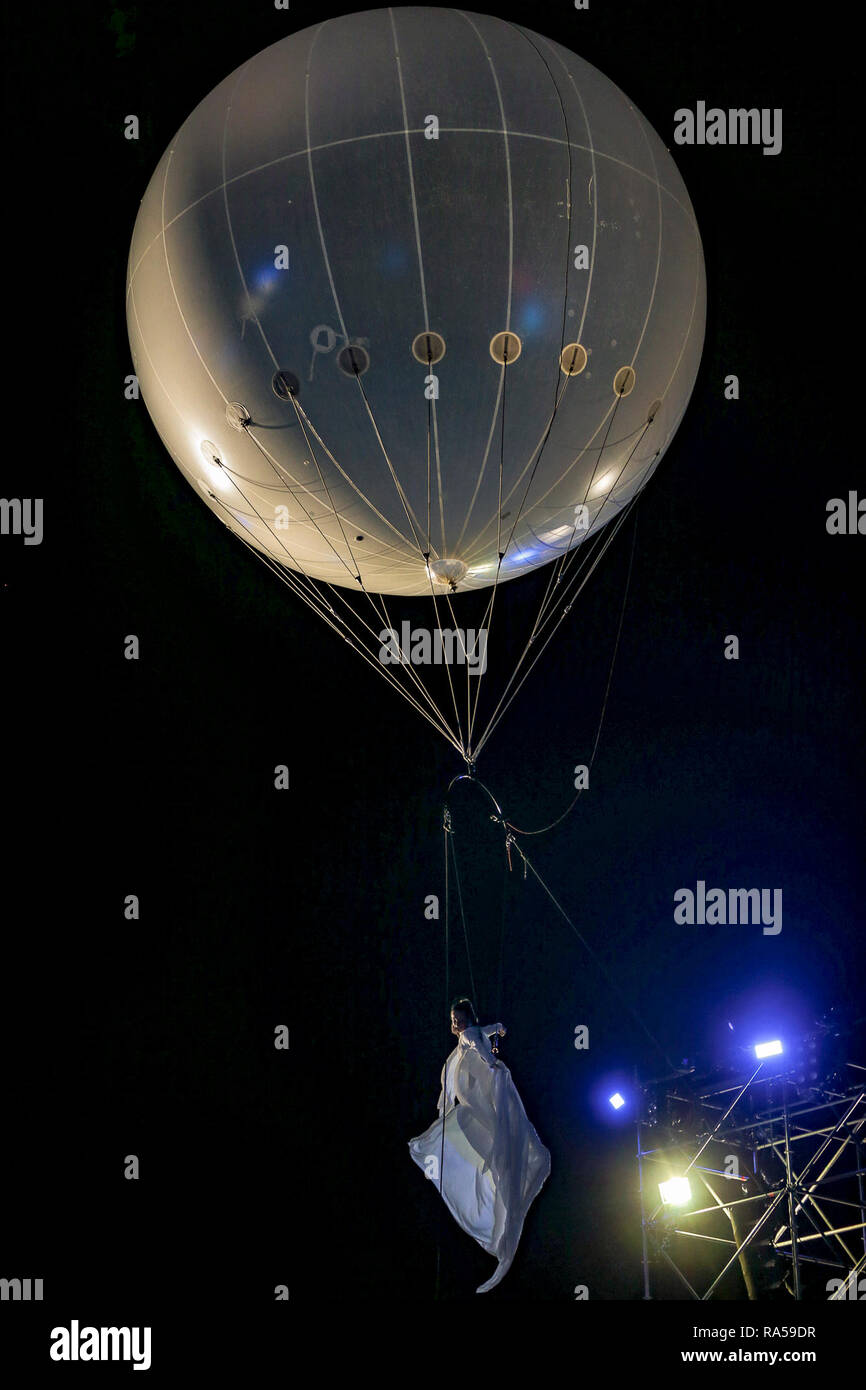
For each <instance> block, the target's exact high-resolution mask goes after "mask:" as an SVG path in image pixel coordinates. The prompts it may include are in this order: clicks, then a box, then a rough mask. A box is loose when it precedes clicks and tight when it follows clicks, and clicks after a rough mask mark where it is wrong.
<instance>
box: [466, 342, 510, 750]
mask: <svg viewBox="0 0 866 1390" xmlns="http://www.w3.org/2000/svg"><path fill="white" fill-rule="evenodd" d="M507 377H508V339H507V338H506V340H505V344H504V346H503V351H502V390H501V391H500V393H499V394H500V399H501V402H502V418H501V422H500V430H499V506H498V508H497V513H498V520H497V522H496V552H497V560H496V574H495V576H494V579H493V593H492V594H491V595H490V602H489V603H488V605H487V609H486V611H485V613H484V617H483V619H482V621H481V626H482V628H486V629H487V641H488V643H489V641H490V629H491V627H492V626H493V605H494V603H495V601H496V591H497V589H498V588H499V576H500V574H501V573H502V560H503V551H502V476H503V473H504V471H505V395H506V380H507ZM476 641H477V638H476ZM483 679H484V672H483V671H482V672H480V673H479V676H478V688H477V690H476V691H475V706H474V708H473V710H472V717H471V719H470V721H469V753H470V756H471V753H472V734H473V731H474V728H475V719H476V716H477V714H478V702H479V700H480V699H481V682H482V680H483Z"/></svg>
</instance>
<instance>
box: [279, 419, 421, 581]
mask: <svg viewBox="0 0 866 1390" xmlns="http://www.w3.org/2000/svg"><path fill="white" fill-rule="evenodd" d="M291 400H292V405H293V406H294V408H295V414H296V415H297V416H298V417H299V423H300V417H301V416H303V418H304V420H305V422H306V424H307V425H308V426H309V429H310V432H311V433H312V434H313V435H314V436H315V438H316V439H317V440H318V442H319V444H321V446H322V448H323V449H324V451H325V453H326V454H327V455H328V458H329V459H330V460H331V462H332V464H333V465H334V467H335V468H336V469H337V470H338V472H339V473H340V474H341V475H342V476H343V478H344V479H345V480H346V482H347V483H348V484H349V486H350V487H351V488H352V489H353V490H354V491H355V492H356V493H357V494H358V496H359V497H360V499H361V501H362V502H363V503H364V505H365V506H367V507H369V508H370V511H371V512H373V513H374V514H375V515H376V516H377V517H378V518H379V520H380V521H381V522H382V523H383V524H384V525H385V526H387V527H388V529H389V530H391V531H393V532H394V534H395V536H399V538H400V540H401V541H402V542H403V544H404V545H406V546H409V547H410V548H411V545H412V541H411V539H410V537H409V536H404V534H403V532H402V531H401V530H400V528H399V527H398V526H395V525H394V523H393V521H391V520H390V518H389V517H387V516H386V515H385V513H384V512H381V511H380V510H379V508H378V507H377V506H376V505H375V504H374V503H373V502H372V500H371V499H370V498H369V497H368V496H367V495H366V493H365V492H363V491H362V490H361V488H359V487H358V484H357V483H356V482H354V480H353V479H352V478H350V476H349V474H348V473H347V472H346V470H345V469H344V468H343V467H342V465H341V464H340V463H339V462H338V461H337V459H336V458H335V457H334V455H333V454H332V453H331V451H330V449H329V448H328V446H327V444H326V443H325V441H324V439H323V438H322V436H321V435H320V434H319V433H318V431H317V430H316V427H315V425H314V424H313V422H312V420H311V419H310V417H309V415H308V414H307V413H306V411H305V410H304V408H303V406H302V405H300V404H299V402H298V399H297V397H296V396H295V395H292V398H291ZM380 544H381V542H380ZM404 563H412V562H411V561H404Z"/></svg>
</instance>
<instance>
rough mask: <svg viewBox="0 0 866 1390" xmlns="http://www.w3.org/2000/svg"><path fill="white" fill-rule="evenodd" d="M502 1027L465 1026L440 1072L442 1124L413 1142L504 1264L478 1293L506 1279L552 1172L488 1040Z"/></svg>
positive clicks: (448, 1199) (471, 1231) (459, 1216)
mask: <svg viewBox="0 0 866 1390" xmlns="http://www.w3.org/2000/svg"><path fill="white" fill-rule="evenodd" d="M499 1028H500V1024H498V1023H491V1024H490V1025H489V1026H488V1027H485V1028H478V1027H472V1028H464V1030H463V1032H462V1033H461V1034H460V1036H459V1038H458V1041H457V1046H456V1047H455V1049H454V1051H453V1052H452V1053H451V1055H450V1056H449V1057H448V1059H447V1061H446V1063H445V1065H444V1067H443V1068H442V1090H441V1092H440V1095H439V1102H438V1110H439V1118H438V1119H437V1120H434V1122H433V1124H432V1125H431V1126H430V1128H429V1129H428V1130H426V1131H425V1133H424V1134H420V1135H419V1136H418V1137H417V1139H410V1140H409V1152H410V1153H411V1155H412V1158H413V1159H414V1160H415V1162H416V1163H417V1164H418V1166H419V1168H421V1169H423V1171H424V1173H425V1174H426V1176H427V1177H428V1178H429V1179H430V1180H431V1181H432V1182H433V1183H435V1185H436V1187H437V1188H438V1189H439V1191H440V1193H441V1194H442V1197H443V1198H444V1200H445V1204H446V1206H447V1207H448V1210H449V1211H450V1212H451V1215H452V1216H453V1217H454V1219H455V1221H457V1223H458V1225H460V1226H462V1228H463V1230H464V1231H465V1232H466V1234H467V1235H470V1236H472V1237H473V1238H474V1239H475V1240H477V1241H478V1244H479V1245H480V1246H481V1247H482V1248H483V1249H484V1250H486V1251H487V1252H488V1254H490V1255H494V1256H495V1257H496V1259H497V1260H498V1264H497V1267H496V1270H495V1271H494V1273H493V1275H492V1276H491V1278H490V1279H488V1280H487V1282H486V1283H485V1284H482V1285H481V1286H480V1287H479V1288H478V1290H477V1292H478V1293H487V1291H488V1290H489V1289H492V1288H495V1286H496V1285H497V1284H498V1283H499V1281H500V1280H501V1279H502V1278H504V1276H505V1275H506V1274H507V1272H508V1270H509V1268H510V1266H511V1262H512V1260H513V1259H514V1255H515V1252H516V1250H517V1245H518V1242H519V1240H520V1235H521V1232H522V1230H523V1223H524V1221H525V1219H526V1213H527V1212H528V1211H529V1208H530V1206H531V1205H532V1203H533V1201H534V1200H535V1198H536V1197H537V1196H538V1193H539V1192H540V1191H541V1188H542V1185H543V1183H544V1182H545V1180H546V1179H547V1177H548V1174H549V1173H550V1154H549V1153H548V1151H547V1149H546V1148H545V1147H544V1145H543V1144H542V1142H541V1140H540V1139H539V1137H538V1135H537V1134H536V1132H535V1129H534V1127H533V1126H532V1125H531V1124H530V1122H529V1119H528V1117H527V1114H526V1111H525V1110H524V1108H523V1103H522V1101H521V1099H520V1096H519V1095H518V1094H517V1088H516V1086H515V1085H514V1082H513V1081H512V1079H511V1072H510V1071H509V1070H508V1068H507V1067H506V1066H505V1065H504V1063H503V1062H501V1061H499V1060H498V1059H497V1058H496V1057H495V1055H494V1053H493V1050H492V1048H491V1046H490V1042H489V1035H490V1034H491V1033H497V1032H498V1031H499ZM455 1101H456V1102H458V1103H457V1104H455ZM443 1138H444V1144H443ZM440 1165H441V1175H440Z"/></svg>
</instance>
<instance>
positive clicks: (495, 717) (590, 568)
mask: <svg viewBox="0 0 866 1390" xmlns="http://www.w3.org/2000/svg"><path fill="white" fill-rule="evenodd" d="M623 515H624V513H620V516H619V517H617V518H616V519H615V520H614V521H613V522H612V524H611V526H610V527H609V528H608V531H607V532H599V533H597V535H596V537H595V538H594V539H595V547H594V549H591V550H587V551H586V553H585V554H584V555H583V556H582V557H581V565H582V567H581V568H578V569H577V570H576V571H575V573H574V575H573V576H572V578H571V580H570V587H571V588H572V589H574V590H575V592H574V593H573V594H572V595H571V596H569V594H568V592H567V591H566V593H565V594H564V595H562V596H561V597H563V598H569V602H568V603H567V604H566V605H565V607H564V608H563V609H562V612H561V613H560V616H559V619H558V621H557V623H556V625H555V626H554V628H553V632H555V631H556V629H557V627H558V626H559V623H561V621H562V619H563V617H565V616H566V614H567V613H569V612H570V611H571V607H572V604H573V603H574V599H575V598H576V597H577V595H578V594H579V593H580V592H581V591H582V589H583V588H584V586H585V585H586V584H587V583H588V582H589V579H590V578H591V577H592V575H593V573H594V571H595V568H596V566H597V565H598V563H599V560H600V559H601V557H602V556H603V555H604V553H605V551H606V550H607V547H608V546H609V545H610V543H611V541H612V540H613V538H614V536H615V535H616V530H617V527H618V525H619V524H621V522H622V517H623ZM583 571H586V572H585V574H584V573H583ZM581 575H583V578H582V582H581V583H580V584H579V585H578V580H580V579H581ZM551 635H552V633H551ZM549 640H550V637H548V638H547V641H549ZM547 641H545V642H544V644H543V645H541V646H540V647H539V646H537V645H536V647H535V653H536V654H535V656H534V657H533V659H532V661H531V662H530V664H529V666H528V667H527V668H526V671H525V672H524V674H523V677H522V678H521V680H520V682H519V684H518V685H517V686H516V687H515V688H514V689H513V690H512V686H513V685H514V682H515V681H516V680H517V677H518V674H519V672H520V669H521V667H522V665H523V663H524V661H525V660H526V657H527V655H528V653H529V651H530V648H531V646H533V642H531V641H529V640H528V641H527V643H526V645H525V647H524V649H523V652H522V653H521V655H520V657H519V658H518V661H517V663H516V665H515V668H514V670H513V671H512V673H511V675H510V677H509V678H508V681H507V682H506V685H505V689H504V690H503V691H502V694H501V695H500V697H499V700H498V702H497V704H496V707H495V709H494V710H493V712H492V714H491V716H490V718H489V720H488V722H487V726H486V728H485V730H484V733H483V734H482V736H481V739H480V740H479V742H478V744H477V745H476V750H475V751H476V754H478V753H480V751H481V748H482V747H483V745H484V743H486V741H487V739H488V738H489V737H490V735H491V734H492V732H493V730H494V729H495V727H496V725H497V724H498V723H499V721H500V719H501V718H502V716H503V715H504V714H505V713H506V711H507V709H508V707H509V706H510V704H511V703H512V701H513V700H514V699H515V698H516V696H517V695H518V693H519V691H520V689H521V688H522V686H523V683H524V681H525V680H526V679H527V677H528V676H529V674H530V672H531V671H532V669H533V667H534V666H535V663H536V661H537V660H538V657H539V656H540V655H541V653H542V652H543V651H544V650H545V647H546V646H547Z"/></svg>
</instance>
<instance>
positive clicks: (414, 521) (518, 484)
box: [127, 8, 706, 595]
mask: <svg viewBox="0 0 866 1390" xmlns="http://www.w3.org/2000/svg"><path fill="white" fill-rule="evenodd" d="M705 301H706V289H705V278H704V265H703V255H702V249H701V242H700V236H699V233H698V228H697V224H696V221H695V216H694V212H693V210H692V206H691V203H690V201H689V197H688V194H687V192H686V189H685V187H684V185H683V181H682V179H681V178H680V176H679V173H678V172H677V169H676V167H675V165H674V162H673V160H672V159H671V156H670V154H669V153H668V151H667V150H666V148H665V146H664V145H663V143H662V142H661V140H660V139H659V137H658V136H657V135H656V134H655V132H654V131H653V130H652V128H651V127H650V126H649V125H648V124H647V122H646V121H645V120H644V118H643V117H642V116H641V114H640V112H639V111H637V110H636V109H635V107H634V105H633V104H632V103H631V102H629V100H628V98H627V97H626V96H625V95H624V94H623V93H622V92H621V91H620V90H619V89H618V88H617V87H616V86H614V85H613V83H612V82H610V81H609V80H608V79H607V78H606V77H604V76H603V75H602V74H601V73H600V72H599V71H598V70H597V69H595V68H594V67H592V66H591V65H590V64H588V63H586V62H584V61H583V60H582V59H580V58H578V57H576V56H575V55H574V54H573V53H570V52H568V51H567V50H566V49H564V48H562V47H561V46H560V45H558V44H555V43H552V42H551V41H550V40H548V39H545V38H543V37H542V36H540V35H538V34H535V33H533V32H532V31H530V30H528V29H525V28H523V27H518V26H515V25H513V24H511V23H509V22H506V21H504V20H501V19H496V18H492V17H490V16H486V15H479V14H474V13H467V12H458V11H455V10H433V9H415V8H412V9H405V10H402V9H395V10H392V11H388V10H372V11H367V12H365V13H362V14H354V15H347V16H344V17H342V18H338V19H332V20H328V21H326V22H324V23H322V24H317V25H315V26H313V27H311V28H309V29H305V30H303V31H301V32H299V33H297V34H294V35H292V36H290V37H288V38H285V39H283V40H281V41H280V42H279V43H276V44H274V45H272V46H271V47H270V48H267V49H265V50H264V51H263V52H261V53H259V54H257V55H256V56H255V57H253V58H251V59H249V61H247V62H245V63H244V64H242V66H241V67H239V68H237V69H236V71H235V72H233V73H232V74H231V75H230V76H228V77H227V78H226V79H225V81H223V82H221V83H220V85H219V86H218V87H216V88H215V89H214V91H212V92H211V93H210V95H209V96H207V97H206V98H205V99H204V100H203V101H202V102H201V103H200V104H199V105H198V106H197V107H196V109H195V110H194V111H193V113H192V115H191V116H190V117H189V119H188V120H187V121H186V122H185V123H184V125H183V126H182V127H181V129H180V130H179V131H178V133H177V135H176V136H175V138H174V139H173V140H172V142H171V145H170V148H169V149H168V150H166V152H165V154H164V155H163V157H162V159H161V160H160V163H159V165H158V167H157V169H156V171H155V173H154V175H153V177H152V179H151V181H150V184H149V185H148V188H147V191H146V193H145V196H144V198H143V199H142V203H141V208H140V210H139V214H138V218H137V221H136V224H135V229H134V233H133V238H132V245H131V250H130V256H129V268H128V277H127V311H128V327H129V336H130V342H131V346H132V353H133V363H134V367H135V371H136V373H137V375H138V378H139V382H140V386H141V392H142V395H143V398H144V400H145V402H146V405H147V408H148V410H149V412H150V414H151V416H152V418H153V421H154V423H155V425H156V428H157V430H158V432H159V434H160V436H161V438H162V439H163V441H164V443H165V445H166V447H167V449H168V450H169V452H170V454H171V456H172V457H173V459H174V460H175V462H176V463H177V465H178V467H179V468H180V469H181V470H182V472H183V473H184V475H185V476H186V477H187V479H188V480H189V481H190V483H191V484H192V485H193V486H195V487H196V488H198V489H199V490H200V493H201V495H202V497H203V498H204V499H205V501H206V502H207V504H208V505H210V506H211V507H212V508H213V510H214V511H215V512H216V513H217V514H218V515H219V516H220V518H221V519H222V520H223V521H224V522H225V523H226V524H227V525H228V526H229V527H230V528H231V529H232V530H234V531H236V532H237V533H239V534H240V535H241V536H242V537H243V539H244V540H245V541H247V543H249V544H252V545H253V546H255V547H256V548H257V549H259V550H260V551H262V552H264V553H267V554H269V555H272V556H273V557H274V558H275V559H277V560H279V561H280V562H281V563H282V564H284V565H286V566H288V567H289V568H290V569H293V570H297V571H300V572H303V573H304V574H306V575H309V576H311V577H313V578H315V579H317V580H323V581H328V582H330V583H333V584H338V585H345V586H350V587H352V588H354V589H356V590H357V589H358V588H359V579H360V582H361V584H362V585H363V587H364V588H366V589H368V590H370V591H375V592H380V593H387V594H392V593H393V594H406V595H410V594H425V593H429V592H430V590H431V583H432V584H433V585H434V586H436V587H439V586H441V585H443V584H445V583H448V582H451V583H452V585H453V584H454V583H457V584H458V585H459V587H460V588H467V587H468V588H475V587H478V588H481V587H484V586H486V585H489V584H491V583H492V582H493V581H494V579H495V578H496V577H497V572H498V577H499V579H500V580H502V579H506V578H512V577H514V576H515V575H518V574H521V573H524V572H525V571H526V570H528V569H532V568H536V567H538V566H539V565H543V564H545V563H547V562H548V561H550V560H552V559H554V558H556V557H557V556H559V555H561V554H562V553H563V552H564V551H565V550H566V549H568V548H569V547H571V546H574V545H575V544H577V543H579V542H580V540H581V539H582V537H583V535H585V534H586V531H585V528H586V527H587V526H591V527H592V528H593V529H597V528H598V527H599V526H601V525H604V524H605V522H606V521H607V520H608V519H610V518H611V517H613V516H615V515H616V514H617V512H618V511H619V510H620V509H621V507H622V506H623V505H624V504H625V502H627V501H628V500H629V499H630V498H631V497H632V496H633V495H634V493H635V492H636V491H637V490H638V489H639V488H640V487H642V486H643V484H644V483H645V482H646V480H647V479H648V477H649V476H650V475H651V473H652V472H653V470H654V468H655V467H656V465H657V463H658V461H659V459H660V458H661V456H662V455H663V453H664V451H665V449H666V448H667V446H668V444H669V443H670V440H671V438H672V436H673V434H674V432H675V430H676V428H677V425H678V423H679V421H680V418H681V416H682V414H683V412H684V410H685V408H686V405H687V403H688V399H689V396H690V393H691V390H692V387H693V385H694V381H695V377H696V374H697V370H698V365H699V360H700V353H701V347H702V343H703V335H704V323H705ZM579 507H585V508H586V510H585V511H583V512H577V511H576V510H575V509H576V508H579ZM582 528H583V529H582ZM503 552H504V558H503V559H502V561H501V564H500V559H499V557H500V553H503Z"/></svg>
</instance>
